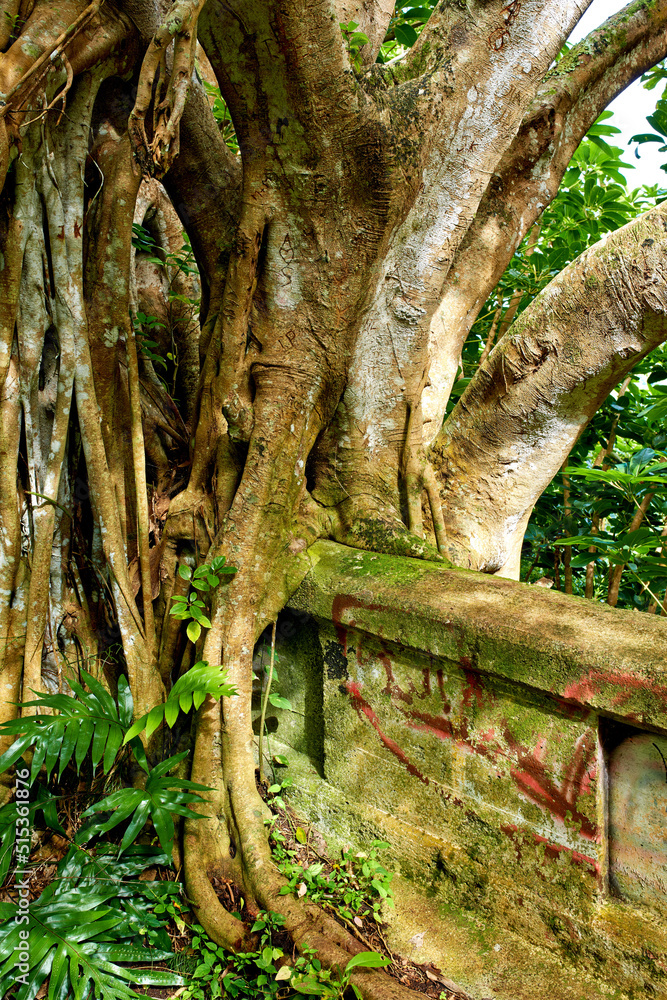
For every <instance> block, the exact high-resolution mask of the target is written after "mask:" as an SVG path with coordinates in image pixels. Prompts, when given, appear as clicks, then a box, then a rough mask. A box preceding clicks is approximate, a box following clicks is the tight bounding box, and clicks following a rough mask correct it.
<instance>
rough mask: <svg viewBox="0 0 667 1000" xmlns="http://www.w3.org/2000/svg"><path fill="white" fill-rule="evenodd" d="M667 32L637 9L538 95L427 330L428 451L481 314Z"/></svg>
mask: <svg viewBox="0 0 667 1000" xmlns="http://www.w3.org/2000/svg"><path fill="white" fill-rule="evenodd" d="M666 26H667V2H665V0H659V2H658V3H653V2H652V0H636V2H635V3H632V4H630V5H629V6H628V7H627V8H626V9H625V10H623V11H621V12H620V13H618V14H615V15H614V16H613V17H610V18H609V19H608V20H607V21H606V22H605V23H604V24H603V25H601V26H600V27H599V28H597V29H596V30H595V31H593V32H591V34H590V35H588V36H587V37H586V38H585V39H583V40H582V41H581V42H579V43H578V44H577V45H576V46H574V48H573V49H572V51H571V52H569V53H568V55H567V56H565V57H564V58H563V59H562V60H561V61H560V62H559V63H558V65H557V66H556V67H554V69H552V70H551V72H550V73H548V74H547V76H546V77H545V79H544V82H543V83H542V84H541V85H540V88H539V90H538V92H537V94H536V96H535V99H534V100H533V102H532V104H531V106H530V108H529V110H528V112H527V114H526V116H525V118H524V120H523V123H522V125H521V128H520V130H519V132H518V134H517V136H516V138H515V139H514V142H513V143H512V145H511V146H510V148H509V149H508V150H507V152H506V154H505V156H504V157H503V159H502V160H501V162H500V164H499V165H498V167H497V169H496V170H495V172H494V174H493V176H492V178H491V181H490V183H489V186H488V188H487V190H486V192H485V194H484V197H483V198H482V201H481V203H480V206H479V210H478V212H477V214H476V216H475V218H474V220H473V221H472V224H471V226H470V228H469V230H468V232H467V233H466V236H465V239H464V240H463V242H462V243H461V246H460V248H459V250H458V251H457V253H456V256H455V258H454V261H453V264H452V268H451V270H450V273H449V274H448V276H447V280H446V281H445V285H444V289H443V297H442V300H441V302H440V305H439V307H438V309H437V312H436V313H435V315H434V316H433V319H432V321H431V332H430V344H429V353H430V357H431V385H430V386H429V387H427V389H426V390H425V392H424V402H423V405H424V419H425V425H424V440H425V442H426V443H429V442H430V441H432V440H433V438H434V437H435V435H436V434H437V432H438V430H439V429H440V425H441V423H442V418H443V416H444V413H445V408H446V405H447V400H448V398H449V394H450V392H451V387H452V384H453V382H454V379H455V377H456V370H457V365H458V359H459V357H460V353H461V348H462V346H463V343H464V342H465V339H466V337H467V335H468V333H469V332H470V328H471V327H472V324H473V323H474V322H475V319H476V318H477V316H478V314H479V310H480V309H481V308H482V306H483V304H484V302H485V301H486V299H487V298H488V296H489V295H490V294H491V292H492V290H493V288H494V287H495V286H496V284H497V283H498V281H499V280H500V277H501V275H502V274H503V272H504V271H505V268H506V267H507V265H508V264H509V261H510V260H511V258H512V255H513V253H514V252H515V250H516V248H517V247H518V245H519V244H520V242H521V240H522V239H523V238H524V236H525V235H526V233H527V232H528V230H529V229H530V228H531V226H532V225H533V224H534V222H535V220H536V219H537V218H538V217H539V215H540V214H541V213H542V212H543V211H544V209H545V208H546V207H547V205H549V204H550V202H551V201H552V200H553V198H554V197H555V196H556V194H557V192H558V188H559V186H560V183H561V180H562V178H563V174H564V173H565V170H566V169H567V166H568V163H569V162H570V159H571V158H572V155H573V153H574V151H575V150H576V148H577V146H578V145H579V143H580V142H581V140H582V139H583V137H584V136H585V134H586V132H587V131H588V129H589V128H590V127H591V125H592V124H593V123H594V122H595V121H596V119H597V118H598V117H599V116H600V114H601V112H602V111H603V110H604V109H605V108H606V107H607V105H608V104H609V103H610V102H611V101H612V100H613V99H614V98H615V97H616V96H617V95H618V94H619V93H620V92H621V91H622V90H624V89H625V87H627V86H628V85H629V84H630V83H632V82H633V80H636V79H637V78H638V77H639V76H641V74H642V73H643V72H645V71H646V70H647V69H648V68H649V67H651V66H653V65H655V63H656V62H658V61H659V60H660V59H662V58H664V56H665V55H666V54H667V31H666V30H665V28H666Z"/></svg>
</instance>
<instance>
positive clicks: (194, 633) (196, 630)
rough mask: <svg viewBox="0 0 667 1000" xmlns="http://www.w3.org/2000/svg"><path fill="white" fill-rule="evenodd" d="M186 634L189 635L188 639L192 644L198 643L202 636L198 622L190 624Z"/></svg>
mask: <svg viewBox="0 0 667 1000" xmlns="http://www.w3.org/2000/svg"><path fill="white" fill-rule="evenodd" d="M186 632H187V634H188V639H189V640H190V642H196V641H197V639H198V638H199V636H200V635H201V625H200V623H199V622H198V621H192V622H189V623H188V627H187V629H186Z"/></svg>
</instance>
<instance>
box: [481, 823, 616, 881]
mask: <svg viewBox="0 0 667 1000" xmlns="http://www.w3.org/2000/svg"><path fill="white" fill-rule="evenodd" d="M500 829H501V830H502V832H503V833H504V834H505V835H506V836H507V837H509V839H510V840H511V841H512V844H513V846H514V850H515V851H516V857H517V861H518V862H519V864H521V858H522V855H521V849H522V848H524V847H525V846H526V837H527V836H529V837H532V839H533V841H534V842H535V844H543V845H544V859H543V862H542V863H543V864H545V863H546V862H547V861H556V860H557V859H558V857H559V855H561V854H563V853H565V854H569V855H570V857H571V858H572V861H573V862H574V864H576V865H582V866H585V869H586V871H587V873H588V874H589V875H595V876H596V877H597V876H598V875H599V874H600V864H599V862H598V861H596V859H595V858H591V857H589V855H588V854H582V853H581V852H580V851H575V850H573V849H572V848H571V847H564V846H563V845H562V844H552V843H551V842H550V841H548V840H547V839H546V838H545V837H541V836H540V835H539V834H538V833H528V832H524V833H523V834H522V835H520V834H519V828H518V826H515V825H514V824H513V823H504V824H502V826H501V827H500Z"/></svg>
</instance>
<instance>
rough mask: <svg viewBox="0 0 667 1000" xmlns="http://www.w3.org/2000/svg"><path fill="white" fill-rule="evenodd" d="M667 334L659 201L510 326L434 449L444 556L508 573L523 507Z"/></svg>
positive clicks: (666, 251) (514, 570) (664, 228)
mask: <svg viewBox="0 0 667 1000" xmlns="http://www.w3.org/2000/svg"><path fill="white" fill-rule="evenodd" d="M665 339H667V207H665V206H662V205H661V206H659V207H658V208H656V209H653V210H652V211H651V212H648V213H646V214H645V215H643V216H641V217H640V218H639V219H636V220H635V221H633V222H631V223H629V224H628V225H626V226H624V227H623V228H622V229H619V230H618V231H617V232H616V233H613V234H612V235H610V236H608V237H607V238H605V239H603V240H601V241H600V242H599V243H597V244H596V245H595V246H594V247H592V248H591V249H590V250H588V251H587V252H586V253H584V254H582V255H581V257H579V258H578V259H577V260H576V261H574V263H573V264H570V266H569V267H567V268H566V269H565V270H564V271H563V272H562V273H561V274H560V275H559V276H558V277H557V278H555V279H554V280H553V281H552V282H551V284H549V285H548V286H547V288H546V289H545V290H544V292H542V294H541V295H539V296H538V297H537V298H536V299H535V301H534V302H533V303H532V305H531V306H529V307H528V309H526V310H525V312H523V313H522V315H521V316H520V317H519V319H518V320H517V321H516V322H515V323H514V325H513V327H512V328H511V330H510V331H509V332H508V334H507V335H506V336H505V338H504V340H503V341H502V342H501V343H500V344H499V345H498V347H497V348H496V350H495V351H494V352H493V353H492V354H491V355H490V356H489V358H488V359H487V361H486V362H485V364H484V365H483V366H482V367H481V368H480V369H479V370H478V372H477V374H476V375H475V377H474V378H473V380H472V382H471V383H470V385H469V386H468V388H467V390H466V391H465V392H464V394H463V395H462V397H461V399H460V400H459V402H458V404H457V406H456V407H455V409H454V410H453V412H452V413H451V414H450V416H449V417H448V419H447V421H446V422H445V424H444V426H443V429H442V432H441V434H440V435H439V436H438V439H437V441H436V443H435V444H434V446H433V449H432V451H433V459H434V462H437V465H438V468H439V474H440V478H441V484H442V486H441V493H442V504H443V511H444V517H445V529H446V536H447V542H446V547H445V552H446V554H447V555H448V557H449V558H450V559H452V561H453V562H454V563H456V564H457V565H459V566H466V567H469V568H472V569H479V570H483V571H485V572H491V573H493V572H496V573H499V574H500V575H503V576H510V577H515V578H516V576H517V575H518V568H519V560H520V555H521V544H522V541H523V534H524V531H525V528H526V524H527V523H528V518H529V517H530V514H531V511H532V509H533V505H534V504H535V501H536V500H537V498H538V497H539V496H540V495H541V493H542V492H543V491H544V489H545V488H546V487H547V485H548V484H549V482H550V481H551V480H552V479H553V477H554V475H556V473H557V472H558V469H559V468H560V467H561V465H562V463H563V461H564V459H565V458H566V457H567V455H568V454H569V452H570V450H571V448H572V446H573V444H574V443H575V441H576V439H577V437H578V436H579V434H580V433H581V431H582V429H583V428H584V427H585V425H586V424H587V422H588V421H589V420H590V418H591V417H592V415H593V414H594V413H595V411H596V410H597V409H598V407H599V406H600V405H601V403H602V401H603V400H604V399H605V397H606V396H607V395H608V393H609V392H610V390H611V389H612V388H613V387H614V386H615V385H617V384H618V383H619V382H620V381H621V380H622V379H623V378H624V376H625V375H626V374H627V372H629V371H630V369H631V368H632V367H633V366H634V365H635V364H636V363H637V362H638V361H640V360H641V359H642V358H643V357H644V356H645V355H646V354H648V353H649V351H651V350H652V349H653V348H654V347H656V346H657V345H658V344H661V343H662V342H663V341H664V340H665Z"/></svg>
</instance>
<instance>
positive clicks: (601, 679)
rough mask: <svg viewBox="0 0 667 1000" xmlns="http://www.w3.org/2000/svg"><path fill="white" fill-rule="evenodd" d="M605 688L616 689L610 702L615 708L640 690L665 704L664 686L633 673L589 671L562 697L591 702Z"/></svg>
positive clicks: (566, 689) (568, 686) (570, 686)
mask: <svg viewBox="0 0 667 1000" xmlns="http://www.w3.org/2000/svg"><path fill="white" fill-rule="evenodd" d="M606 687H612V688H617V689H618V690H617V693H616V694H615V695H614V697H613V699H612V702H611V704H612V705H616V706H620V705H623V704H624V703H625V702H627V701H629V699H630V698H632V696H633V694H634V693H635V691H641V690H645V691H649V692H650V693H651V694H654V695H656V696H657V697H658V698H660V699H661V700H662V702H663V704H665V703H666V702H667V689H666V688H665V686H664V684H659V683H656V682H655V681H652V680H649V679H648V678H646V677H637V675H636V674H634V673H623V674H617V673H611V672H609V671H604V670H591V671H590V672H589V673H588V674H586V676H585V677H581V678H579V680H576V681H572V682H571V683H570V684H568V685H567V687H566V688H565V690H564V691H563V697H564V698H569V699H572V700H573V701H593V699H594V698H595V696H596V695H598V694H600V693H601V692H602V691H603V690H604V689H605V688H606ZM624 714H627V713H624ZM628 718H630V716H629V715H628Z"/></svg>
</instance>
